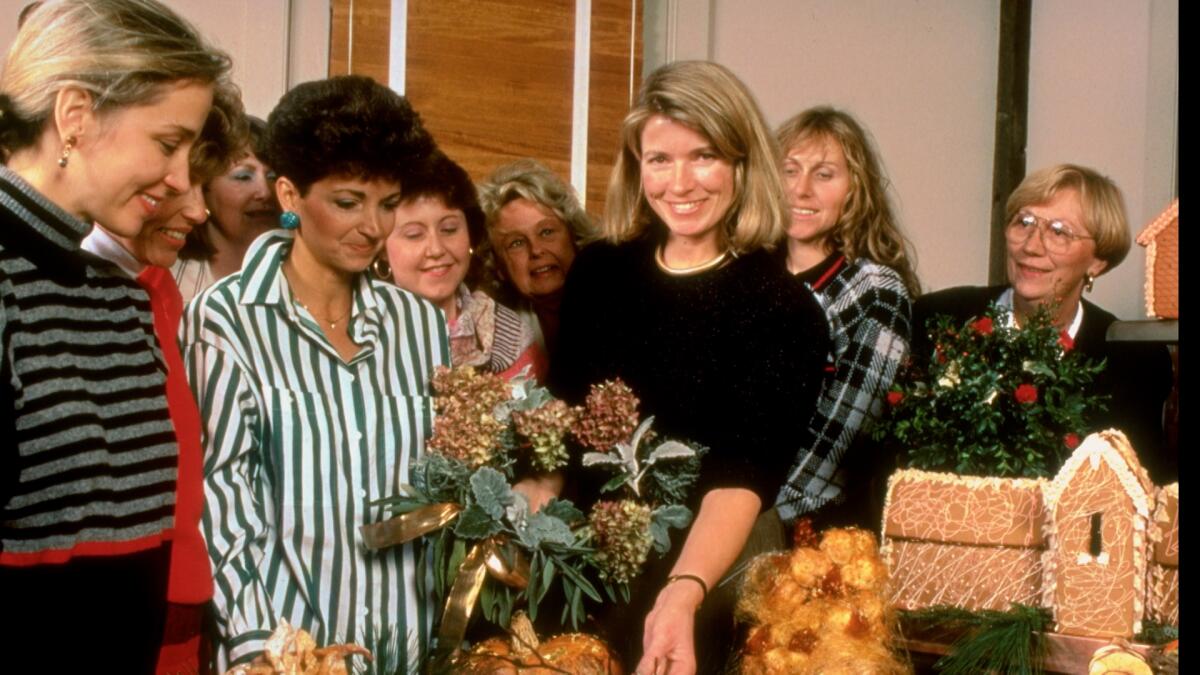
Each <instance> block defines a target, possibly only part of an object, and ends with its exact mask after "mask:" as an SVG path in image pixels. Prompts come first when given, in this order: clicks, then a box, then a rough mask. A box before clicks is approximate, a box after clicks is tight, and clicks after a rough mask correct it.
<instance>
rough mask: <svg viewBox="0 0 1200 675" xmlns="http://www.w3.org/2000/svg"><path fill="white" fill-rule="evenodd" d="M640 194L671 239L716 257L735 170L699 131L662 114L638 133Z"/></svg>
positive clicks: (731, 199)
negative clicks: (640, 139) (708, 252)
mask: <svg viewBox="0 0 1200 675" xmlns="http://www.w3.org/2000/svg"><path fill="white" fill-rule="evenodd" d="M640 169H641V177H642V191H643V193H644V194H645V196H646V201H647V202H648V203H649V204H650V208H651V209H653V211H654V213H656V214H657V215H658V217H659V218H660V219H661V220H662V222H663V224H665V225H666V226H667V229H668V230H669V231H670V232H669V234H668V244H670V243H671V241H672V240H675V239H683V240H688V241H689V242H690V243H691V244H692V245H694V246H697V247H701V248H704V249H710V248H711V252H712V253H713V254H714V255H715V254H716V252H717V250H716V249H717V246H718V243H717V240H718V230H717V226H718V225H720V223H721V221H722V220H723V219H724V218H725V213H726V212H727V211H728V210H729V206H730V204H732V203H733V199H734V175H733V165H732V164H730V162H729V161H728V160H726V159H724V158H722V157H721V156H720V155H719V154H718V153H717V151H716V149H715V148H714V147H713V144H712V142H711V141H710V140H709V139H707V138H705V137H704V136H703V135H702V134H700V133H699V132H697V131H695V130H693V129H691V128H689V127H687V126H684V125H682V124H680V123H678V122H676V121H675V120H673V119H671V118H669V117H666V116H664V115H655V116H653V117H651V118H650V119H649V120H648V121H647V122H646V126H645V127H643V129H642V154H641V163H640Z"/></svg>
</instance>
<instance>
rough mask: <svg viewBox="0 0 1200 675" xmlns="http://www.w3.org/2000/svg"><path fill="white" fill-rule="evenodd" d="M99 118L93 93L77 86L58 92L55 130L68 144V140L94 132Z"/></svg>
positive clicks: (55, 101) (67, 87) (55, 104)
mask: <svg viewBox="0 0 1200 675" xmlns="http://www.w3.org/2000/svg"><path fill="white" fill-rule="evenodd" d="M96 124H97V117H96V110H95V99H94V98H92V93H91V92H89V91H87V90H86V89H82V88H80V87H76V86H66V87H63V88H62V89H59V90H58V94H57V95H56V96H55V98H54V130H55V131H56V132H57V133H58V137H59V138H60V139H61V140H62V141H63V142H66V139H68V138H75V139H76V140H78V139H79V138H82V137H84V136H85V135H87V134H89V133H91V132H93V131H94V130H95V128H96Z"/></svg>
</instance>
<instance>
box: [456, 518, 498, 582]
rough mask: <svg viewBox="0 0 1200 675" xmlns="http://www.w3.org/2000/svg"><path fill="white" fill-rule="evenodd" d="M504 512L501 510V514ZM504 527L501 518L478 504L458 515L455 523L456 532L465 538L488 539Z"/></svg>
mask: <svg viewBox="0 0 1200 675" xmlns="http://www.w3.org/2000/svg"><path fill="white" fill-rule="evenodd" d="M503 513H504V512H503V511H501V515H503ZM503 529H504V527H503V525H502V524H501V523H500V520H499V519H498V518H495V517H493V516H492V514H490V513H488V512H487V511H484V510H483V509H482V508H480V506H479V505H478V504H472V505H470V506H468V507H467V508H466V509H465V510H464V511H463V512H462V514H460V515H459V516H458V522H456V523H455V524H454V534H456V535H458V536H459V537H462V538H463V539H486V538H487V537H490V536H492V535H493V534H498V533H499V532H500V531H501V530H503ZM457 543H458V542H456V545H457ZM460 562H461V561H460ZM455 569H457V568H455Z"/></svg>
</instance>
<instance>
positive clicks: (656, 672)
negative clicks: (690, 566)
mask: <svg viewBox="0 0 1200 675" xmlns="http://www.w3.org/2000/svg"><path fill="white" fill-rule="evenodd" d="M702 600H704V593H703V592H702V591H701V590H700V586H699V585H697V584H695V583H693V582H690V581H687V580H681V581H677V582H675V583H668V584H667V585H666V586H665V587H664V588H663V589H662V590H661V591H659V593H658V599H657V600H655V602H654V609H652V610H650V613H649V614H647V615H646V631H645V633H644V634H643V636H642V650H643V653H642V660H641V661H639V662H638V666H637V670H636V671H635V675H695V672H696V645H695V643H694V637H693V635H694V631H693V628H694V625H695V620H696V609H697V608H699V606H700V602H701V601H702Z"/></svg>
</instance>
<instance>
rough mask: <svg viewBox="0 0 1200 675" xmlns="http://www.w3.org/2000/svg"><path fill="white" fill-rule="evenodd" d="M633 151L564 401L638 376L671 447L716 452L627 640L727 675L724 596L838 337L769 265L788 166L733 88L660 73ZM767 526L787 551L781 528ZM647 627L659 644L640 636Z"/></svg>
mask: <svg viewBox="0 0 1200 675" xmlns="http://www.w3.org/2000/svg"><path fill="white" fill-rule="evenodd" d="M622 140H623V148H622V151H621V154H620V156H619V158H618V160H617V164H616V166H615V167H614V169H613V178H612V181H611V183H610V187H609V193H608V201H607V205H606V217H605V222H604V224H603V233H604V241H602V242H598V243H596V244H593V245H592V246H590V247H588V248H585V249H584V250H583V251H581V252H580V254H579V257H578V258H577V260H576V261H575V266H574V267H573V268H572V270H571V273H570V275H569V277H568V280H567V284H566V288H565V291H564V297H563V303H562V315H561V318H562V323H561V329H560V331H561V332H560V334H559V345H558V349H557V351H556V352H555V353H554V354H553V356H552V359H551V378H550V379H551V387H552V389H553V390H555V392H556V393H557V394H558V395H560V396H563V397H564V398H567V399H568V400H570V401H573V402H577V401H580V400H582V399H583V397H584V396H585V395H586V393H587V389H588V387H589V386H590V385H592V384H595V383H598V382H601V381H604V380H607V379H611V378H615V377H620V378H622V379H623V380H624V381H625V382H626V383H627V384H628V385H629V386H630V387H631V388H632V389H633V391H634V393H635V394H637V396H638V397H639V399H640V400H641V403H642V406H641V410H640V412H641V414H642V416H643V417H644V416H646V415H654V416H655V428H656V429H657V430H658V431H659V432H660V433H662V434H665V435H667V436H674V437H676V438H686V439H690V440H693V441H696V442H699V443H702V444H704V445H706V446H708V447H709V448H710V451H709V453H708V454H707V455H706V456H705V457H704V459H703V460H702V465H701V472H700V478H699V481H698V484H697V486H696V488H695V490H694V492H693V494H694V498H693V503H692V504H691V505H690V506H691V507H692V508H693V512H694V513H695V514H696V517H695V520H694V522H693V524H692V526H691V528H690V530H689V531H688V532H687V535H686V540H685V541H684V542H683V543H682V546H678V545H677V546H676V547H674V548H673V549H672V556H674V558H673V559H672V560H667V561H663V562H662V564H659V565H655V564H653V563H652V564H651V565H650V566H649V568H648V569H647V572H646V574H645V575H644V576H643V577H642V579H641V580H639V587H638V588H635V593H634V601H633V605H632V607H631V608H629V610H628V612H636V614H631V613H628V612H627V613H625V617H624V618H627V619H628V621H627V622H626V621H623V620H617V621H616V623H618V624H622V627H621V628H620V629H618V630H615V631H613V634H612V635H610V638H611V639H614V640H617V641H618V644H617V645H616V646H617V647H618V649H620V650H621V651H623V652H624V653H625V656H626V658H629V659H631V660H632V659H633V658H637V656H638V655H639V654H640V655H641V660H640V662H639V664H638V672H643V673H652V672H657V673H663V672H669V673H671V674H672V675H674V674H675V673H692V672H696V670H697V667H698V668H699V670H700V672H718V671H719V670H720V669H721V668H722V667H723V665H724V661H725V659H726V658H727V657H728V654H729V651H730V648H731V647H732V644H731V643H732V639H731V636H732V634H733V630H732V617H731V609H732V607H731V605H732V602H731V600H732V594H731V593H729V594H727V595H728V597H725V598H721V597H717V596H718V595H719V594H718V593H716V591H715V589H716V587H717V586H718V583H719V582H721V581H722V579H724V578H725V577H726V576H727V574H729V573H730V572H731V570H736V566H735V564H734V563H735V561H736V560H737V559H738V558H739V554H740V553H743V548H744V546H745V545H746V542H747V539H748V538H749V536H750V533H751V529H752V528H754V527H755V521H756V519H758V517H759V514H760V512H761V511H762V510H763V509H764V508H769V507H770V506H771V504H772V502H773V499H774V497H775V494H776V492H778V490H779V488H780V486H781V485H782V483H783V480H784V477H785V475H786V471H787V468H788V464H789V461H790V460H791V458H792V457H794V456H795V452H796V449H797V448H798V447H800V446H801V445H802V444H803V443H804V434H805V433H806V423H807V420H808V418H809V417H810V416H811V413H812V410H813V406H814V402H815V400H816V395H817V392H818V390H819V388H820V384H821V378H822V376H823V369H824V364H825V355H826V353H827V352H828V349H829V336H828V332H829V331H828V327H827V326H826V323H825V319H824V315H823V313H822V311H821V308H820V306H819V305H818V304H817V302H816V300H815V299H814V298H813V296H812V294H811V293H810V292H809V291H808V290H807V289H806V288H804V287H803V285H801V284H798V283H796V282H795V281H794V280H793V279H791V278H790V276H789V275H788V274H787V272H786V271H785V270H784V269H782V268H781V267H780V266H779V265H778V264H776V262H775V261H774V260H773V258H772V257H771V255H770V253H769V252H768V250H767V249H768V248H770V247H772V246H773V245H774V244H776V242H778V241H780V240H781V239H782V237H783V233H784V228H785V226H786V223H787V222H788V212H787V201H786V198H785V196H784V191H783V185H782V182H781V179H780V175H779V170H778V161H779V160H778V150H777V147H776V145H775V143H774V141H773V139H772V138H771V135H770V133H769V132H768V131H767V127H766V125H765V124H764V122H763V118H762V114H761V113H760V112H759V110H758V108H757V106H756V104H755V103H754V100H753V98H752V97H751V95H750V94H749V92H748V91H747V90H746V88H745V86H744V85H743V84H742V83H741V82H740V81H739V80H738V79H737V78H736V77H735V76H734V75H733V74H732V73H730V72H729V71H728V70H727V69H725V68H724V67H722V66H718V65H716V64H712V63H706V62H677V63H673V64H669V65H667V66H664V67H662V68H660V69H659V70H657V71H655V72H654V73H653V74H651V75H650V77H649V78H647V80H646V81H645V83H644V84H643V87H642V91H641V93H640V97H639V100H638V104H637V106H636V107H635V108H634V109H633V110H632V111H631V112H630V113H629V115H628V116H627V117H626V118H625V122H624V125H623V128H622ZM763 522H764V523H773V528H774V533H773V535H774V536H773V537H771V538H772V539H773V540H774V545H775V546H782V545H783V536H782V527H781V526H780V525H779V521H778V518H777V517H774V518H770V517H768V518H766V519H764V521H763ZM747 553H748V552H747ZM668 573H669V576H668ZM732 586H733V584H727V585H726V586H725V587H723V588H722V591H727V590H729V589H730V588H731V587H732ZM710 589H714V597H710V598H709V599H708V602H704V601H705V597H706V596H707V595H708V592H709V590H710ZM638 590H640V591H642V592H641V593H638V592H637V591H638ZM722 599H724V602H722ZM702 603H703V605H704V607H703V608H701V604H702ZM698 610H699V614H697V611H698ZM647 611H648V612H649V613H648V615H647V616H646V618H645V634H644V636H642V635H641V633H640V631H637V630H631V627H634V626H637V625H638V624H639V620H640V618H641V616H642V615H643V614H644V613H645V612H647ZM622 638H625V639H626V642H625V644H620V643H619V641H620V640H621V639H622Z"/></svg>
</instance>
